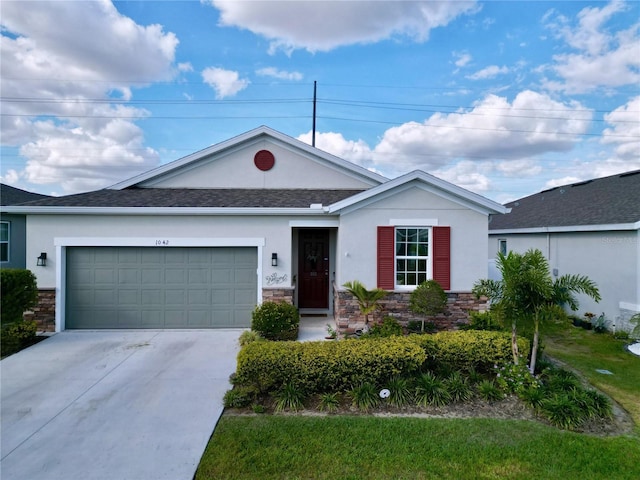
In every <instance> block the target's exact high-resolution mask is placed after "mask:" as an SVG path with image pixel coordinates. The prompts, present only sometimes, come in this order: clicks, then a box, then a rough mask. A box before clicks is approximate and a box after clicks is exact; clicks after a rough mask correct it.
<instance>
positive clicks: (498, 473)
mask: <svg viewBox="0 0 640 480" xmlns="http://www.w3.org/2000/svg"><path fill="white" fill-rule="evenodd" d="M543 342H544V345H545V353H547V354H551V355H554V356H556V357H557V358H558V359H560V360H562V361H564V362H565V363H566V364H567V365H568V366H569V367H571V368H573V369H575V370H577V371H579V372H580V373H581V374H582V375H583V376H584V377H585V378H587V379H588V380H589V381H590V382H591V383H592V384H593V385H594V386H596V387H597V388H599V389H601V390H602V391H604V392H606V393H607V394H609V395H610V396H611V397H613V398H614V399H615V400H616V401H617V402H618V403H619V404H621V405H622V406H623V407H624V408H625V409H627V410H628V411H629V412H631V413H632V415H633V418H634V420H635V422H636V427H635V430H634V431H633V433H631V434H627V435H618V436H609V437H599V436H594V435H588V434H582V433H575V432H570V431H565V430H560V429H558V428H555V427H551V426H548V425H545V424H542V423H539V422H536V421H526V420H502V419H486V418H466V419H460V418H455V419H454V418H416V417H376V416H369V415H357V416H349V415H329V416H304V415H288V414H285V415H266V414H262V415H256V416H248V415H245V416H233V415H228V414H225V415H223V417H222V418H221V420H220V423H219V425H218V427H217V428H216V431H215V434H214V435H213V437H212V438H211V440H210V443H209V445H208V447H207V450H206V452H205V454H204V456H203V458H202V460H201V463H200V466H199V469H198V472H197V475H196V479H197V480H205V479H217V478H225V479H245V478H246V479H255V478H260V479H271V478H273V479H296V478H300V479H325V478H326V479H338V478H340V479H349V478H352V479H380V478H394V479H426V478H443V479H448V478H450V479H467V478H468V479H531V478H544V479H556V478H557V479H562V480H567V479H572V478H585V479H586V478H588V479H607V480H610V479H611V480H615V479H629V480H631V479H634V480H635V479H636V478H640V428H639V427H638V425H639V424H640V358H639V357H636V356H634V355H632V354H630V353H628V352H627V351H626V350H625V349H624V342H623V341H620V340H616V339H614V338H613V337H612V336H611V335H608V334H596V333H594V332H592V331H584V330H581V329H575V328H573V327H571V326H570V325H567V324H563V325H547V326H546V327H545V330H544V331H543ZM596 369H601V370H608V371H610V372H612V373H613V375H606V374H602V373H598V372H597V371H596Z"/></svg>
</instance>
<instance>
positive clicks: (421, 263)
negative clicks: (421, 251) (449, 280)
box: [418, 260, 427, 272]
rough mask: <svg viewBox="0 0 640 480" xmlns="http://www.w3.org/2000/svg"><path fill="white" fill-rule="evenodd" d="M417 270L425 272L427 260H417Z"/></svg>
mask: <svg viewBox="0 0 640 480" xmlns="http://www.w3.org/2000/svg"><path fill="white" fill-rule="evenodd" d="M418 271H419V272H426V271H427V261H426V260H418Z"/></svg>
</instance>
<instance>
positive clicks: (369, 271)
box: [336, 188, 488, 292]
mask: <svg viewBox="0 0 640 480" xmlns="http://www.w3.org/2000/svg"><path fill="white" fill-rule="evenodd" d="M389 225H395V226H416V225H420V226H434V225H437V226H450V227H451V290H452V291H455V292H465V291H470V290H471V288H472V286H473V283H474V282H475V281H476V280H478V279H480V278H486V276H487V261H486V257H485V255H486V252H487V243H488V237H487V229H488V227H487V216H486V215H484V214H481V213H478V212H475V211H473V210H470V209H468V208H466V207H464V206H462V205H460V204H458V203H455V202H452V201H449V200H446V199H444V198H442V197H440V196H438V195H435V194H433V193H430V192H427V191H425V190H422V189H419V188H412V189H410V190H407V191H404V192H401V193H399V194H397V195H395V196H393V197H391V198H387V199H383V200H380V201H378V202H375V203H372V204H370V205H368V206H365V207H363V208H361V209H358V210H356V211H354V212H351V213H346V214H343V215H342V216H341V219H340V230H339V232H338V242H337V278H336V282H337V283H338V285H342V284H344V283H345V282H347V281H350V280H360V281H361V282H363V283H364V284H365V285H366V286H367V287H368V288H374V287H376V283H377V266H376V257H377V227H378V226H389Z"/></svg>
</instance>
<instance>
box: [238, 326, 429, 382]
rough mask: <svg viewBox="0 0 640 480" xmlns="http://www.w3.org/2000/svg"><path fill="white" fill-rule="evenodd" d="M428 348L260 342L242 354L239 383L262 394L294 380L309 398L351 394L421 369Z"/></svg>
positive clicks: (367, 342)
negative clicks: (362, 385)
mask: <svg viewBox="0 0 640 480" xmlns="http://www.w3.org/2000/svg"><path fill="white" fill-rule="evenodd" d="M425 358H426V357H425V353H424V350H423V349H422V348H421V347H420V346H419V345H418V344H417V343H416V342H415V341H413V340H412V339H410V338H409V337H391V338H370V339H361V340H341V341H337V342H254V343H251V344H249V345H247V346H245V347H244V348H242V350H240V353H239V354H238V367H237V370H236V376H235V380H234V383H235V384H236V385H253V386H256V387H258V388H259V389H260V390H261V391H263V392H266V391H273V390H278V389H279V388H280V387H282V385H284V384H285V383H287V382H291V383H293V384H295V385H297V386H298V387H299V388H301V389H303V390H304V391H305V393H307V394H314V393H321V392H330V391H341V390H347V389H349V388H351V387H352V386H354V385H357V384H360V383H362V382H372V383H382V382H383V381H385V380H386V379H388V378H389V377H390V376H393V375H396V374H399V373H411V372H414V371H417V370H418V369H419V368H420V366H421V365H422V364H423V363H424V361H425Z"/></svg>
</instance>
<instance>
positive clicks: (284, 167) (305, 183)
mask: <svg viewBox="0 0 640 480" xmlns="http://www.w3.org/2000/svg"><path fill="white" fill-rule="evenodd" d="M260 150H269V151H270V152H271V153H273V155H274V156H275V164H274V166H273V168H272V169H271V170H268V171H266V172H263V171H261V170H259V169H258V168H256V166H255V165H254V156H255V154H256V153H257V152H258V151H260ZM376 184H377V183H376V182H373V181H371V180H367V181H365V180H364V179H362V178H357V176H356V175H355V174H354V175H350V174H348V173H347V171H346V170H339V169H338V168H337V167H336V166H335V165H330V164H329V163H327V162H322V161H321V160H320V159H312V158H311V157H310V156H308V155H302V154H301V153H300V152H299V151H297V150H292V149H291V148H287V147H286V146H284V145H282V144H279V143H276V142H273V141H271V140H266V139H265V140H259V141H256V142H253V143H251V144H249V145H248V146H245V145H243V146H242V148H239V149H233V150H231V151H228V152H224V153H222V154H220V153H218V154H216V155H214V156H212V157H211V159H210V160H207V159H202V160H200V161H198V162H196V165H193V166H189V167H185V168H181V169H178V170H177V171H175V172H173V173H171V174H168V175H164V176H161V177H160V178H158V179H154V180H150V181H148V182H143V183H142V186H145V187H155V188H334V189H360V188H362V189H366V188H369V187H371V186H372V185H376Z"/></svg>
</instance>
